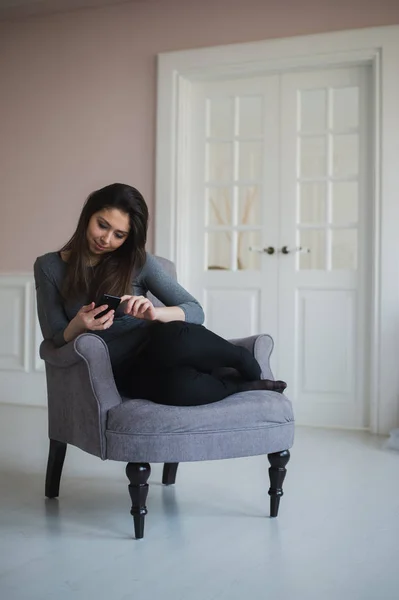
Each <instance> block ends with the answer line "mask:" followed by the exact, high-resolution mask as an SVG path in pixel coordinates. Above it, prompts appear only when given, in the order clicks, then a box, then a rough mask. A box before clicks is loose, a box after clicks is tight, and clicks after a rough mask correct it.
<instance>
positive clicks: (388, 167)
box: [155, 25, 399, 434]
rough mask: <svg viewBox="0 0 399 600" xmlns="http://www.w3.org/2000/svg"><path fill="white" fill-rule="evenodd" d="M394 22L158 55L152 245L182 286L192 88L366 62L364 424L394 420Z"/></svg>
mask: <svg viewBox="0 0 399 600" xmlns="http://www.w3.org/2000/svg"><path fill="white" fill-rule="evenodd" d="M398 56H399V26H396V25H395V26H389V27H376V28H370V29H360V30H352V31H340V32H335V33H326V34H320V35H310V36H301V37H294V38H287V39H281V40H268V41H264V42H254V43H248V44H234V45H229V46H220V47H215V48H204V49H199V50H187V51H181V52H169V53H165V54H160V55H159V56H158V101H157V154H156V163H157V173H156V212H155V216H156V222H155V251H156V253H157V254H159V255H162V256H165V257H166V258H169V259H171V260H173V261H174V262H175V263H176V266H177V270H178V274H179V279H180V281H181V282H182V284H183V285H185V284H186V282H187V272H188V269H189V264H188V259H187V253H186V252H185V249H186V248H187V246H188V244H189V239H188V233H189V227H188V223H189V219H190V199H189V193H188V190H189V181H190V172H189V153H188V148H189V143H190V127H189V123H190V116H191V115H190V109H191V94H190V92H191V85H192V83H193V82H194V81H198V80H201V79H202V80H204V79H205V80H209V79H214V78H221V77H223V78H232V77H234V78H238V77H245V76H254V75H265V74H267V73H276V72H284V71H293V70H296V69H307V70H308V69H311V68H323V67H327V66H334V67H340V66H341V67H342V66H349V65H359V64H370V65H371V66H372V73H373V90H374V107H373V108H374V110H373V121H374V122H373V137H374V140H373V142H374V160H373V162H374V181H373V194H372V195H373V215H372V224H373V234H372V238H373V239H371V240H370V243H371V244H372V246H373V249H374V251H373V262H372V264H371V265H370V270H371V271H372V282H373V284H372V310H371V315H370V318H371V335H372V339H371V344H372V351H371V356H370V363H371V365H370V382H369V386H370V390H371V393H370V398H371V407H370V408H371V413H370V423H371V428H370V429H371V431H372V433H381V434H386V433H388V432H389V431H390V430H391V429H392V428H393V427H395V426H398V425H399V421H398V417H399V410H398V404H399V364H398V360H399V352H398V347H399V273H398V267H399V260H398V258H399V236H398V235H397V231H396V228H397V227H398V225H399V202H398V201H397V198H398V193H399V169H398V168H397V165H396V164H395V163H396V161H397V159H398V157H399V111H398V107H399V78H398V77H397V59H398Z"/></svg>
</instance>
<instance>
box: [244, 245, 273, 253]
mask: <svg viewBox="0 0 399 600" xmlns="http://www.w3.org/2000/svg"><path fill="white" fill-rule="evenodd" d="M248 250H249V251H250V252H259V254H274V253H275V251H276V250H275V248H274V246H268V247H267V248H259V247H257V246H250V247H249V248H248Z"/></svg>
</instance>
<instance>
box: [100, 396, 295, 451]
mask: <svg viewBox="0 0 399 600" xmlns="http://www.w3.org/2000/svg"><path fill="white" fill-rule="evenodd" d="M106 439H107V457H108V458H109V459H111V460H124V461H132V462H133V461H136V462H139V461H143V462H185V461H197V460H215V459H222V458H235V457H239V456H252V455H256V454H268V453H270V452H278V451H280V450H285V449H288V448H291V446H292V444H293V439H294V417H293V413H292V405H291V402H290V401H289V400H288V399H287V398H286V397H285V396H284V395H282V394H277V393H275V392H266V391H254V392H245V393H239V394H234V395H233V396H230V397H228V398H225V399H224V400H222V401H220V402H216V403H214V404H205V405H201V406H190V407H180V406H163V405H160V404H155V403H153V402H150V401H149V400H131V399H124V401H123V402H122V404H120V405H118V406H115V407H114V408H112V409H111V410H110V411H109V412H108V420H107V429H106Z"/></svg>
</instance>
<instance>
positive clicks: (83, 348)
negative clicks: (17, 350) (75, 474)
mask: <svg viewBox="0 0 399 600" xmlns="http://www.w3.org/2000/svg"><path fill="white" fill-rule="evenodd" d="M40 356H41V357H42V358H43V360H44V361H45V364H46V376H47V396H48V408H49V437H50V438H51V439H55V440H58V441H60V442H65V443H68V444H73V445H75V446H78V447H79V448H81V449H82V450H85V451H86V452H89V453H90V454H94V455H96V456H100V457H101V458H103V459H105V458H106V437H105V429H106V419H107V413H108V411H109V410H110V409H111V408H112V407H114V406H116V405H118V404H120V403H121V402H122V399H121V397H120V394H119V392H118V390H117V388H116V385H115V380H114V377H113V373H112V368H111V362H110V359H109V353H108V348H107V345H106V344H105V342H104V340H102V339H101V338H100V337H99V336H97V335H94V334H87V333H84V334H82V335H80V336H79V337H77V338H76V339H75V340H73V341H72V342H69V343H68V344H66V345H65V346H62V347H61V348H57V347H56V346H55V345H54V344H53V343H52V342H51V341H50V340H45V341H44V342H42V344H41V347H40Z"/></svg>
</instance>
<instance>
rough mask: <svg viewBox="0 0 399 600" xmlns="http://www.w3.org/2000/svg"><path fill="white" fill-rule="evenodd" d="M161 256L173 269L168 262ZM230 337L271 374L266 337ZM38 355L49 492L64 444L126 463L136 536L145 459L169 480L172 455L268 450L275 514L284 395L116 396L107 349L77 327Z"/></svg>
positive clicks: (287, 417)
mask: <svg viewBox="0 0 399 600" xmlns="http://www.w3.org/2000/svg"><path fill="white" fill-rule="evenodd" d="M160 260H161V261H162V263H163V265H164V266H165V268H167V270H168V271H170V272H173V273H174V266H173V264H172V263H170V262H169V261H166V260H165V259H160ZM151 299H152V300H153V301H154V303H155V304H159V302H158V301H157V300H156V299H154V298H151ZM233 343H235V344H239V345H242V346H245V347H246V348H248V349H249V350H250V351H251V352H252V353H253V354H254V356H255V358H256V359H257V360H258V362H259V364H260V366H261V369H262V377H264V378H269V379H272V378H273V375H272V373H271V370H270V364H269V358H270V355H271V352H272V349H273V341H272V339H271V338H270V337H269V336H268V335H258V336H252V337H249V338H246V339H242V340H233ZM40 355H41V357H42V358H43V360H44V361H45V365H46V377H47V395H48V416H49V438H50V451H49V458H48V464H47V474H46V488H45V494H46V496H47V497H48V498H55V497H57V496H58V495H59V487H60V479H61V473H62V467H63V463H64V458H65V453H66V448H67V444H72V445H74V446H77V447H78V448H81V449H82V450H84V451H85V452H88V453H90V454H93V455H95V456H98V457H99V458H101V459H102V460H117V461H124V462H127V463H128V464H127V467H126V474H127V477H128V479H129V482H130V483H129V493H130V497H131V501H132V509H131V515H132V516H133V519H134V529H135V536H136V538H142V537H143V534H144V518H145V515H146V514H147V509H146V506H145V504H146V498H147V494H148V483H147V481H148V478H149V476H150V472H151V469H150V464H149V463H151V462H153V463H154V462H158V463H164V470H163V479H162V482H163V483H164V484H165V485H171V484H174V483H175V478H176V472H177V467H178V464H179V462H186V461H198V460H217V459H224V458H236V457H243V456H255V455H260V454H268V458H269V462H270V465H271V467H270V469H269V476H270V489H269V495H270V498H271V505H270V515H271V516H272V517H276V516H277V514H278V508H279V502H280V497H281V496H282V495H283V491H282V483H283V480H284V477H285V473H286V469H285V467H286V464H287V463H288V460H289V458H290V454H289V448H291V446H292V444H293V439H294V419H293V413H292V406H291V403H290V401H289V400H288V399H287V398H286V397H285V396H284V395H283V394H278V393H276V392H266V391H253V392H243V393H239V394H234V395H233V396H230V397H228V398H225V399H224V400H222V401H220V402H217V403H214V404H205V405H201V406H190V407H179V406H164V405H161V404H155V403H153V402H150V401H149V400H140V399H138V400H132V399H128V398H123V397H121V395H120V394H119V392H118V390H117V388H116V385H115V382H114V378H113V374H112V369H111V364H110V360H109V354H108V348H107V346H106V344H105V342H104V341H103V340H102V339H101V338H100V337H99V336H96V335H94V334H83V335H80V336H79V337H78V338H76V339H75V340H74V341H72V342H70V343H68V344H67V345H65V346H63V347H62V348H56V347H55V346H54V345H53V343H52V342H51V341H49V340H45V341H44V342H43V343H42V345H41V347H40Z"/></svg>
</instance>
